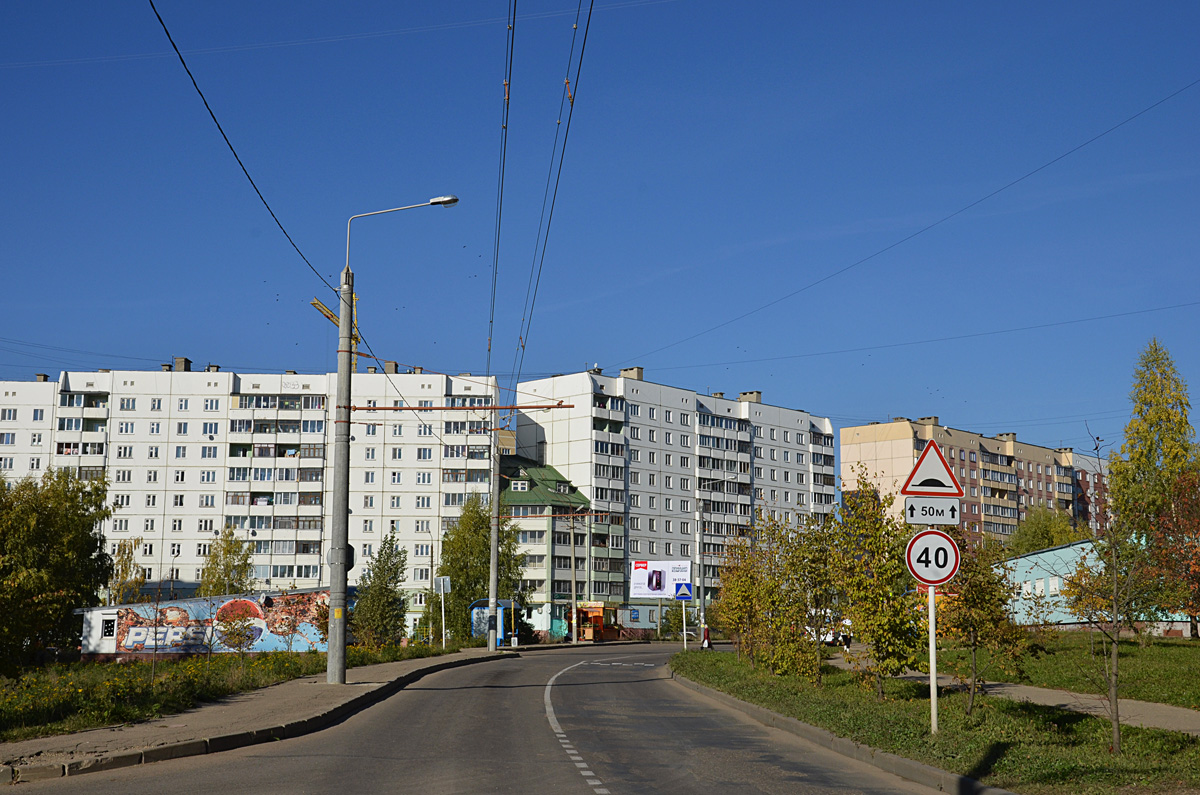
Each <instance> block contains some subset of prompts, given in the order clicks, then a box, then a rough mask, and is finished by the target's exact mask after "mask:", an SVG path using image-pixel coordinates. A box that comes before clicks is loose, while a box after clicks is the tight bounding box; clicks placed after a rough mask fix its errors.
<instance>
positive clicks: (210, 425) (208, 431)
mask: <svg viewBox="0 0 1200 795" xmlns="http://www.w3.org/2000/svg"><path fill="white" fill-rule="evenodd" d="M200 427H201V429H202V433H203V434H204V435H205V436H214V435H215V434H216V433H217V423H215V422H206V423H204V424H203V425H201V426H200Z"/></svg>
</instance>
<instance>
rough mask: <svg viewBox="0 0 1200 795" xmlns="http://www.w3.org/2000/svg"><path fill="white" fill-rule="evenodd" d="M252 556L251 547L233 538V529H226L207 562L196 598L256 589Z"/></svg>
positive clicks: (205, 560)
mask: <svg viewBox="0 0 1200 795" xmlns="http://www.w3.org/2000/svg"><path fill="white" fill-rule="evenodd" d="M250 555H251V552H250V544H249V543H248V542H246V541H243V540H242V539H240V538H238V537H237V536H236V535H234V533H233V528H232V527H228V526H227V527H225V528H224V529H223V530H222V531H221V535H220V536H218V537H217V539H216V540H215V541H213V543H212V546H211V547H210V548H209V552H208V557H206V558H205V559H204V570H203V573H202V574H201V575H200V587H199V588H197V589H196V595H197V596H222V595H225V594H235V593H246V592H247V591H249V590H250V589H251V588H253V587H254V563H253V561H252V559H251V557H250Z"/></svg>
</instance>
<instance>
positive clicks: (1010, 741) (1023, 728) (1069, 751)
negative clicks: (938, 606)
mask: <svg viewBox="0 0 1200 795" xmlns="http://www.w3.org/2000/svg"><path fill="white" fill-rule="evenodd" d="M671 667H672V669H674V670H675V671H677V672H679V673H680V674H681V675H682V676H685V677H687V678H688V679H691V680H693V681H696V682H700V683H701V684H705V685H708V686H709V687H712V688H715V689H717V690H721V691H723V692H726V693H729V694H730V695H733V696H735V697H737V698H740V699H742V700H744V701H749V702H751V703H754V704H759V705H761V706H764V707H767V708H769V709H772V710H774V711H776V712H780V713H782V714H784V715H789V716H791V717H794V718H797V719H799V720H801V721H804V722H805V723H809V724H813V725H815V726H820V727H822V728H824V729H827V730H829V731H831V732H833V733H834V734H837V735H839V736H841V737H847V738H850V739H852V740H855V741H857V742H859V743H863V744H864V745H869V746H872V747H874V748H879V749H882V750H885V751H889V752H891V753H894V754H898V755H900V756H904V757H908V758H910V759H915V760H918V761H920V762H924V763H926V764H929V765H933V766H935V767H939V768H942V769H943V770H949V771H952V772H954V773H959V774H961V775H965V776H969V777H971V778H974V779H977V780H979V781H982V782H983V783H985V784H988V785H990V786H993V787H1001V788H1004V789H1009V790H1014V791H1016V792H1021V793H1030V795H1067V793H1070V795H1077V794H1084V793H1086V794H1087V795H1091V794H1092V793H1096V794H1098V795H1099V794H1101V793H1118V792H1120V793H1134V792H1137V793H1141V792H1146V793H1149V792H1156V793H1158V792H1173V791H1177V792H1183V791H1185V790H1186V791H1193V792H1194V790H1195V788H1197V787H1200V738H1196V737H1192V736H1191V735H1187V734H1183V733H1180V732H1168V731H1161V730H1157V729H1139V728H1135V727H1125V728H1124V729H1123V731H1122V740H1121V742H1122V749H1123V751H1124V753H1123V754H1121V755H1120V756H1116V755H1113V754H1111V753H1110V752H1109V750H1108V749H1109V740H1110V729H1109V724H1108V722H1107V721H1105V720H1101V719H1098V718H1093V717H1090V716H1087V715H1082V714H1079V713H1074V712H1067V711H1064V710H1059V709H1054V708H1052V707H1043V706H1039V705H1034V704H1027V703H1021V702H1016V701H1010V700H1007V699H1001V698H995V699H989V698H987V697H980V698H978V699H977V701H976V707H975V711H974V714H973V715H971V716H970V717H968V716H967V715H966V712H965V705H966V697H965V695H964V694H962V693H958V692H949V691H947V692H945V693H944V694H943V695H942V696H941V697H940V698H939V699H938V723H939V728H940V729H941V731H940V732H939V733H938V734H937V735H936V736H934V735H931V734H930V733H929V697H928V696H929V690H928V685H925V684H920V683H916V682H908V681H902V680H888V681H887V682H886V683H885V686H884V692H885V695H886V700H885V701H884V702H882V703H879V702H876V701H875V697H874V694H873V692H872V691H870V690H867V689H865V688H863V687H861V686H860V685H859V683H858V681H857V679H856V678H855V676H854V674H852V673H850V672H848V671H841V670H838V669H834V668H832V667H827V668H826V673H825V684H824V686H823V687H820V688H818V687H814V686H812V685H811V684H809V683H807V682H806V681H804V680H798V679H794V678H791V677H776V676H771V675H770V674H767V673H764V672H762V671H758V670H756V669H754V668H751V667H750V666H749V665H748V664H746V663H744V662H741V661H739V660H738V659H737V658H736V657H735V656H734V655H732V654H714V653H705V652H682V653H680V654H677V655H675V656H674V657H673V658H672V659H671Z"/></svg>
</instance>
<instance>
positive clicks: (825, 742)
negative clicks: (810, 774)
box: [671, 670, 1016, 795]
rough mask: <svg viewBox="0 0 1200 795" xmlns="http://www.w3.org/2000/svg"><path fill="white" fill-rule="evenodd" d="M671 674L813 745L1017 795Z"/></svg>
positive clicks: (922, 776) (968, 788) (900, 770)
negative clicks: (873, 746)
mask: <svg viewBox="0 0 1200 795" xmlns="http://www.w3.org/2000/svg"><path fill="white" fill-rule="evenodd" d="M671 678H672V679H673V680H674V681H675V682H677V683H678V684H680V685H681V686H683V687H686V688H688V689H689V690H694V691H696V692H697V693H700V694H701V695H704V696H708V697H709V698H711V699H713V700H714V701H719V702H721V703H722V704H724V705H725V706H727V707H732V708H734V709H736V710H737V711H739V712H741V713H743V714H745V715H748V716H749V717H751V718H753V719H754V720H756V721H758V722H759V723H761V724H763V725H764V726H770V727H771V728H775V729H780V730H781V731H785V732H787V733H788V734H792V735H795V736H796V737H799V738H801V739H802V740H807V741H809V742H810V743H813V744H814V745H819V746H821V747H822V748H826V749H828V750H830V751H833V752H834V753H837V754H841V755H842V756H846V757H850V758H851V759H857V760H858V761H859V762H865V763H867V764H868V765H872V766H874V767H877V768H879V769H880V770H882V771H884V772H886V773H891V774H892V775H896V776H899V777H900V778H903V779H907V780H908V781H912V782H914V783H916V784H922V785H924V786H926V787H931V788H933V789H936V790H940V791H942V792H954V793H959V795H1016V793H1013V792H1010V791H1009V790H1006V789H998V788H997V787H989V786H986V785H984V784H980V783H979V782H978V781H976V780H975V779H973V778H968V777H966V776H960V775H959V774H957V773H951V772H950V771H948V770H942V769H941V768H938V767H933V766H932V765H927V764H925V763H923V762H917V761H915V760H913V759H907V758H905V757H903V756H897V755H896V754H892V753H888V752H887V751H880V750H879V749H877V748H872V747H870V746H869V745H861V744H859V743H856V742H854V741H853V740H849V739H847V738H845V737H838V736H837V735H836V734H833V733H832V732H829V731H826V730H825V729H822V728H819V727H817V726H813V725H812V724H809V723H803V722H801V721H798V720H796V719H795V718H789V717H787V716H786V715H780V714H779V713H778V712H772V711H771V710H769V709H767V708H766V707H760V706H758V705H757V704H751V703H749V702H748V701H742V700H741V699H739V698H734V697H733V696H731V695H729V694H728V693H722V692H721V691H720V690H713V689H712V688H711V687H706V686H705V685H702V684H700V683H699V682H693V681H692V680H691V679H687V678H685V677H683V676H681V675H680V674H677V673H676V672H675V671H674V670H672V671H671Z"/></svg>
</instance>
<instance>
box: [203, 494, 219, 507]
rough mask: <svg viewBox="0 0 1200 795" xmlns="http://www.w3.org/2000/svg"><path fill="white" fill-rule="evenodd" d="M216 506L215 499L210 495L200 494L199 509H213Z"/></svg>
mask: <svg viewBox="0 0 1200 795" xmlns="http://www.w3.org/2000/svg"><path fill="white" fill-rule="evenodd" d="M216 504H217V503H216V497H215V496H214V495H212V494H201V495H200V507H201V508H214V507H216Z"/></svg>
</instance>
